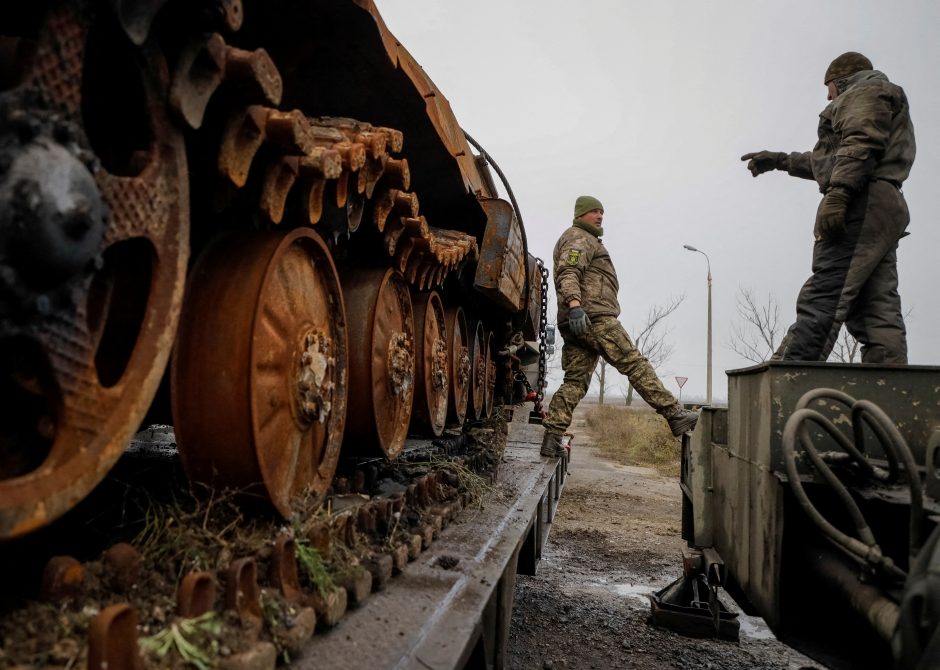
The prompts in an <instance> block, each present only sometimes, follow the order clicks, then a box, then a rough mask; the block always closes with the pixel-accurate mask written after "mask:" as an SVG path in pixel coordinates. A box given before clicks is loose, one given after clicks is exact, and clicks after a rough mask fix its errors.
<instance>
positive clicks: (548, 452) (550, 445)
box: [539, 430, 565, 458]
mask: <svg viewBox="0 0 940 670" xmlns="http://www.w3.org/2000/svg"><path fill="white" fill-rule="evenodd" d="M561 438H562V436H561V435H559V434H558V433H550V432H548V431H547V430H546V431H545V435H544V436H543V437H542V450H541V451H539V453H540V454H541V455H542V456H548V457H549V458H555V457H558V456H564V455H565V448H564V447H563V446H562V444H561Z"/></svg>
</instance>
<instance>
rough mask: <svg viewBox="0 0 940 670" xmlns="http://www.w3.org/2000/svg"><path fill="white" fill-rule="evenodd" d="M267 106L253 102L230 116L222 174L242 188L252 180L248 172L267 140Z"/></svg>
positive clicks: (222, 148) (222, 149)
mask: <svg viewBox="0 0 940 670" xmlns="http://www.w3.org/2000/svg"><path fill="white" fill-rule="evenodd" d="M267 116H268V114H267V108H266V107H263V106H261V105H251V106H250V107H248V108H247V109H243V110H236V111H235V112H234V113H233V114H232V115H231V117H230V119H229V121H228V123H227V124H226V126H225V131H224V132H223V135H222V143H221V145H220V147H219V173H220V174H221V175H222V176H223V177H226V178H227V179H228V180H229V181H231V182H232V184H234V185H235V186H237V187H239V188H241V187H242V186H244V185H245V183H246V182H247V181H248V172H249V170H250V169H251V164H252V162H253V161H254V159H255V154H257V153H258V149H260V148H261V145H262V144H263V143H264V136H265V132H266V121H267Z"/></svg>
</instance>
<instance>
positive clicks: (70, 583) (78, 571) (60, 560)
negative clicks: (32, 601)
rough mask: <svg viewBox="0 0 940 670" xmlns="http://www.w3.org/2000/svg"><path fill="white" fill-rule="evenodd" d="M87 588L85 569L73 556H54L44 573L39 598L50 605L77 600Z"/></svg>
mask: <svg viewBox="0 0 940 670" xmlns="http://www.w3.org/2000/svg"><path fill="white" fill-rule="evenodd" d="M84 588H85V567H84V566H83V565H82V564H81V563H79V561H78V559H76V558H73V557H72V556H53V557H52V558H50V559H49V561H48V562H47V563H46V567H45V568H43V571H42V584H41V586H40V591H39V597H40V599H41V600H43V601H45V602H48V603H61V602H64V601H66V600H70V599H73V598H77V597H78V596H79V595H80V594H81V592H82V590H83V589H84Z"/></svg>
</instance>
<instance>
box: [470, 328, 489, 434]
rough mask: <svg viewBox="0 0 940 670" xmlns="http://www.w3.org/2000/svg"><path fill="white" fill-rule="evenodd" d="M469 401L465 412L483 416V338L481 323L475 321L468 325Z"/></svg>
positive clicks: (478, 416) (479, 416) (484, 375)
mask: <svg viewBox="0 0 940 670" xmlns="http://www.w3.org/2000/svg"><path fill="white" fill-rule="evenodd" d="M470 332H471V337H470V401H469V404H468V405H467V413H468V414H469V415H470V416H471V417H472V418H476V419H481V418H483V394H484V392H485V389H486V359H485V358H484V356H483V354H484V347H485V340H484V339H483V323H482V322H480V321H477V322H476V325H475V326H471V327H470Z"/></svg>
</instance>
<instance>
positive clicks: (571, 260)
mask: <svg viewBox="0 0 940 670" xmlns="http://www.w3.org/2000/svg"><path fill="white" fill-rule="evenodd" d="M579 260H581V251H580V250H579V249H570V250H569V251H568V257H567V258H566V259H565V262H566V263H567V264H568V265H577V264H578V261H579Z"/></svg>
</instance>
